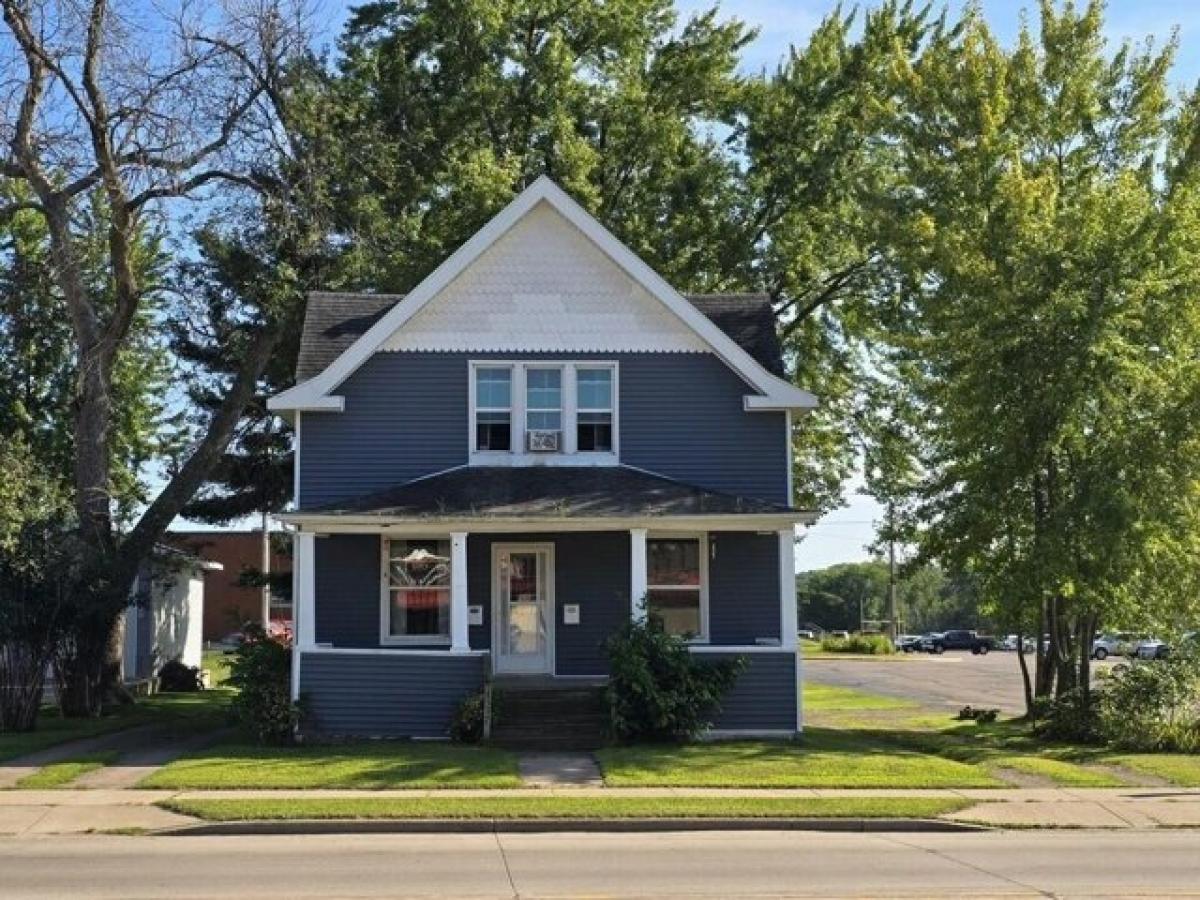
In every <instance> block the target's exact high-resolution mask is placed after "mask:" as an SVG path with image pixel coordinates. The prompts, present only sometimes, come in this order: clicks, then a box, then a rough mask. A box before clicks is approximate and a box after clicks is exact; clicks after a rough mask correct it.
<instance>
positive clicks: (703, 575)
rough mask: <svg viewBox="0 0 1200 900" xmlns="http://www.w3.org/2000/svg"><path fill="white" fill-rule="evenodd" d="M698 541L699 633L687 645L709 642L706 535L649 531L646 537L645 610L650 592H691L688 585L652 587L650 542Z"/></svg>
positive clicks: (647, 607)
mask: <svg viewBox="0 0 1200 900" xmlns="http://www.w3.org/2000/svg"><path fill="white" fill-rule="evenodd" d="M675 540H698V541H699V542H700V633H699V634H698V635H696V636H695V637H693V638H691V639H689V640H688V643H689V644H707V643H708V642H709V640H710V635H709V625H708V554H709V541H708V533H707V532H703V531H699V532H697V531H651V532H649V533H648V534H647V535H646V600H647V602H646V609H647V611H648V610H649V608H650V604H649V595H650V591H693V590H695V588H693V587H691V586H690V585H681V584H677V585H657V586H656V585H654V584H653V583H651V581H650V546H649V545H650V542H651V541H675Z"/></svg>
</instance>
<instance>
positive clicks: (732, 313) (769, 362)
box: [296, 292, 784, 383]
mask: <svg viewBox="0 0 1200 900" xmlns="http://www.w3.org/2000/svg"><path fill="white" fill-rule="evenodd" d="M685 296H686V297H687V299H688V300H690V301H691V303H692V305H694V306H695V307H696V308H697V309H698V310H700V312H702V313H704V315H706V316H708V318H709V319H711V320H712V321H713V323H714V324H715V325H716V326H717V327H718V328H720V329H721V330H722V331H724V332H725V333H726V334H727V335H729V336H730V337H731V338H733V340H734V341H736V342H737V343H738V344H739V345H740V346H741V347H742V349H744V350H745V351H746V352H747V353H749V354H750V355H751V356H753V357H754V358H755V359H756V360H758V362H759V363H760V364H762V366H763V367H764V368H766V370H767V371H768V372H771V373H772V374H775V375H779V376H781V377H782V376H783V374H784V371H783V353H782V350H781V349H780V346H779V336H778V335H777V334H776V332H775V313H774V311H773V310H772V309H771V300H770V297H768V296H767V295H766V294H687V295H685ZM403 299H404V295H403V294H333V293H324V292H314V293H311V294H309V296H308V309H307V311H306V313H305V316H304V331H303V333H302V334H301V336H300V355H299V357H298V358H297V359H296V382H297V383H299V382H301V381H307V380H308V379H309V378H312V377H313V376H314V375H318V374H320V372H321V371H322V370H323V369H324V368H325V367H326V366H328V365H329V364H330V363H332V362H333V361H334V360H335V359H337V358H338V357H339V356H340V355H341V354H342V352H343V351H345V350H346V348H348V347H349V346H350V345H351V344H353V343H354V342H355V341H356V340H357V339H358V338H359V337H361V336H362V335H363V334H364V333H366V331H367V329H368V328H370V327H371V326H372V325H374V324H375V323H376V322H378V321H379V320H380V319H381V318H382V317H383V315H384V314H385V313H386V312H387V311H388V310H389V309H391V308H392V307H393V306H395V305H396V304H397V303H399V302H400V301H401V300H403Z"/></svg>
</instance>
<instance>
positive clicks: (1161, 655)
mask: <svg viewBox="0 0 1200 900" xmlns="http://www.w3.org/2000/svg"><path fill="white" fill-rule="evenodd" d="M1179 649H1180V650H1189V651H1191V652H1197V651H1200V631H1189V632H1187V633H1186V634H1185V635H1184V636H1183V637H1181V638H1180V639H1179ZM1173 652H1175V651H1174V649H1173V648H1172V647H1171V645H1170V644H1168V643H1167V642H1166V641H1160V640H1159V639H1158V638H1147V639H1146V640H1144V641H1141V642H1139V643H1138V645H1137V658H1138V659H1166V658H1167V657H1168V656H1170V655H1171V654H1172V653H1173Z"/></svg>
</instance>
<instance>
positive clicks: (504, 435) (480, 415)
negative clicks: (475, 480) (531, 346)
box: [475, 366, 512, 451]
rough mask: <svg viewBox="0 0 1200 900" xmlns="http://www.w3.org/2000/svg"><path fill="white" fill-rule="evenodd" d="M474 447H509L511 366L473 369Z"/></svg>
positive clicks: (488, 448)
mask: <svg viewBox="0 0 1200 900" xmlns="http://www.w3.org/2000/svg"><path fill="white" fill-rule="evenodd" d="M475 449H476V450H505V451H507V450H511V449H512V369H510V368H508V367H506V366H505V367H502V366H480V367H479V368H477V369H476V370H475Z"/></svg>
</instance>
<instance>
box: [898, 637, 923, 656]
mask: <svg viewBox="0 0 1200 900" xmlns="http://www.w3.org/2000/svg"><path fill="white" fill-rule="evenodd" d="M896 649H897V650H900V651H901V652H903V653H913V652H915V651H917V650H920V649H921V635H919V634H902V635H899V636H898V637H897V638H896Z"/></svg>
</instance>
